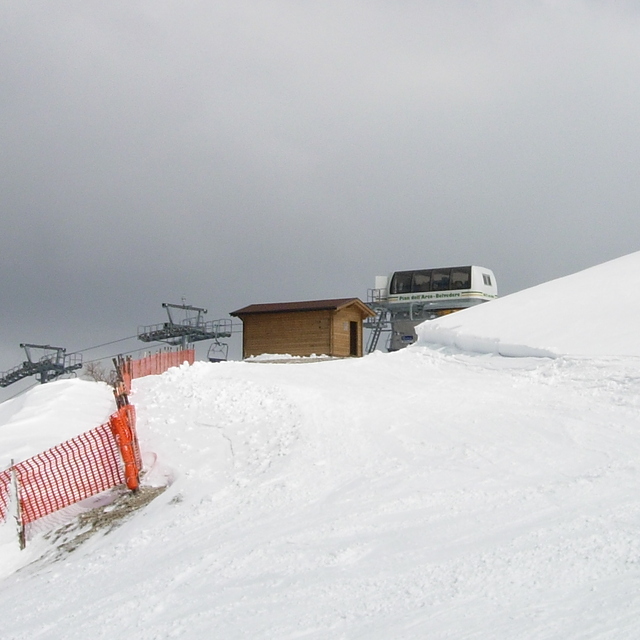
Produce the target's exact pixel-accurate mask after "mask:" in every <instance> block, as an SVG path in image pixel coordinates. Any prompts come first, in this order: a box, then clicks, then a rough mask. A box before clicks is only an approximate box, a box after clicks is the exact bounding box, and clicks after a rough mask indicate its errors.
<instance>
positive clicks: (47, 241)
mask: <svg viewBox="0 0 640 640" xmlns="http://www.w3.org/2000/svg"><path fill="white" fill-rule="evenodd" d="M639 27H640V17H639V15H638V11H637V9H636V8H635V6H634V5H633V4H632V3H627V4H622V3H616V4H615V5H612V4H610V3H604V2H595V1H594V2H589V1H587V0H584V1H574V2H567V3H562V5H561V6H558V4H557V3H551V2H543V1H535V2H534V1H530V2H522V3H512V2H489V3H474V2H447V3H432V2H393V3H391V2H381V1H379V2H358V1H352V0H342V1H341V2H333V1H332V2H321V3H301V2H286V1H284V0H282V1H273V2H262V1H261V2H257V1H248V0H246V1H243V0H234V1H233V2H230V1H229V2H216V3H208V2H189V3H181V4H175V3H165V2H109V3H101V2H58V3H55V5H53V4H51V3H44V2H29V3H18V2H10V3H5V5H4V6H3V8H1V9H0V57H1V59H2V65H0V81H1V84H0V143H1V145H2V146H1V149H2V151H1V153H0V206H1V207H2V220H3V222H2V233H1V234H0V265H1V267H2V270H1V273H0V295H1V296H2V305H1V310H0V322H1V326H2V335H1V336H0V342H1V343H2V356H3V360H4V361H5V362H6V366H2V364H1V363H0V369H4V368H8V367H9V366H11V364H12V363H13V360H12V358H20V357H21V355H20V354H19V352H18V351H17V344H18V343H19V342H21V341H23V340H27V341H40V342H55V341H59V342H62V343H63V344H64V345H66V346H68V347H69V348H74V349H75V348H82V347H85V346H90V345H93V344H98V343H100V342H102V341H105V340H108V339H113V338H119V337H123V336H128V335H132V334H134V333H135V331H136V327H137V325H138V324H145V323H152V322H160V321H161V320H162V319H163V317H162V313H163V312H162V310H161V308H160V304H161V303H162V302H179V301H180V299H181V297H182V296H185V297H186V298H187V300H188V302H190V303H192V304H199V305H203V306H207V307H209V308H210V310H211V311H210V317H218V316H224V315H226V313H227V312H228V311H231V310H233V309H235V308H238V307H240V306H243V305H245V304H249V303H253V302H269V301H284V300H295V299H309V298H316V297H334V296H348V295H359V296H361V297H364V296H365V295H366V289H367V287H370V286H373V278H374V276H375V275H377V274H382V273H386V272H388V271H391V270H394V269H397V268H398V269H399V268H412V267H420V266H437V265H440V264H449V263H469V262H473V263H479V264H484V265H486V266H489V267H491V268H493V269H494V271H495V272H496V274H497V276H498V279H499V282H500V284H501V287H502V292H503V293H508V292H511V291H515V290H517V289H521V288H524V287H527V286H530V285H533V284H537V283H539V282H542V281H545V280H548V279H551V278H554V277H558V276H562V275H566V274H568V273H571V272H574V271H576V270H579V269H582V268H584V267H587V266H591V265H593V264H597V263H599V262H602V261H604V260H608V259H611V258H614V257H617V256H619V255H622V254H624V253H628V252H631V251H635V250H636V249H637V248H638V242H637V213H636V212H637V209H638V204H639V202H640V188H639V186H638V184H639V181H638V169H637V168H638V166H639V162H638V160H639V158H638V148H639V145H638V142H639V140H638V135H639V134H638V131H640V127H639V126H638V125H639V124H640V123H639V120H640V116H639V115H638V112H637V104H638V103H639V98H640V95H639V93H640V92H639V87H638V80H637V79H638V78H639V77H640V73H639V72H640V68H639V67H640V55H639V53H640V51H639V49H640V37H639V36H640V29H639ZM10 354H13V355H10Z"/></svg>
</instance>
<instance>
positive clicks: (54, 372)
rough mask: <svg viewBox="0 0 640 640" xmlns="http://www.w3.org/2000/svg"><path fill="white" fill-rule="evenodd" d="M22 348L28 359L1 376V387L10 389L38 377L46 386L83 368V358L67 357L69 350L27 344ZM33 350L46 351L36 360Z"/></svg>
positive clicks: (73, 355) (22, 345)
mask: <svg viewBox="0 0 640 640" xmlns="http://www.w3.org/2000/svg"><path fill="white" fill-rule="evenodd" d="M20 347H21V348H23V349H24V350H25V353H26V354H27V359H26V360H25V361H24V362H23V363H22V364H21V365H18V366H17V367H14V368H13V369H9V371H5V372H4V373H2V374H0V387H8V386H9V385H10V384H13V383H14V382H18V381H19V380H22V379H23V378H28V377H29V376H36V379H37V380H38V382H39V383H40V384H44V383H45V382H49V381H50V380H54V379H55V378H59V377H60V376H62V375H64V374H65V373H71V372H72V371H75V370H76V369H80V368H81V367H82V356H81V355H80V354H77V353H75V354H69V355H67V353H66V351H67V350H66V349H64V348H63V347H52V346H51V345H48V344H26V343H23V344H21V345H20ZM32 349H36V350H40V351H44V355H42V356H41V357H40V358H38V359H37V360H34V358H32V353H31V350H32Z"/></svg>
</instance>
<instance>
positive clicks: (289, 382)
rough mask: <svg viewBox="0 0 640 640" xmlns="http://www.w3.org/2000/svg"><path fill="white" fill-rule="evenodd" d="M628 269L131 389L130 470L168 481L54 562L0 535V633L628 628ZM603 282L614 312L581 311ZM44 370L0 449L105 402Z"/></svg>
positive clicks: (391, 634) (527, 632)
mask: <svg viewBox="0 0 640 640" xmlns="http://www.w3.org/2000/svg"><path fill="white" fill-rule="evenodd" d="M639 259H640V258H639V257H638V255H637V254H634V255H632V256H628V257H626V258H623V259H620V260H619V261H614V262H612V263H607V264H605V265H601V266H600V267H596V268H594V269H591V270H588V271H586V272H583V273H582V274H576V275H575V276H571V277H569V278H565V279H561V280H558V281H555V282H552V283H548V284H547V285H541V286H540V287H535V288H533V289H531V290H529V291H528V292H521V293H520V294H515V295H514V296H509V297H508V298H504V299H501V300H498V301H496V302H492V303H488V304H486V305H483V306H482V307H480V308H478V309H474V310H471V311H465V312H460V313H459V314H457V317H456V318H454V317H453V316H452V317H450V318H445V319H442V320H439V321H437V322H438V324H437V325H436V326H438V327H440V328H438V329H436V328H435V326H434V327H433V330H432V329H431V328H429V329H427V328H425V327H424V326H423V327H421V328H420V337H421V342H420V344H418V345H414V346H413V347H410V348H408V349H405V350H403V351H401V352H398V353H394V354H383V353H379V352H377V353H374V354H372V355H371V356H367V357H365V358H361V359H353V360H327V361H319V362H314V361H308V362H300V363H298V364H296V365H295V366H290V365H289V364H285V363H284V362H278V361H277V358H275V359H276V362H269V361H268V360H270V359H272V358H271V357H270V358H267V359H262V360H261V359H257V361H254V362H227V363H218V364H209V363H203V362H198V363H196V364H194V365H193V366H192V367H187V366H182V367H178V368H174V369H171V370H169V371H168V372H166V373H165V374H163V375H162V376H149V377H146V378H142V379H140V380H137V381H135V382H134V393H133V395H132V400H133V401H134V402H135V404H136V408H137V413H138V418H139V420H138V422H139V435H140V439H141V445H142V449H143V452H144V457H145V461H146V465H147V473H146V475H145V480H144V481H145V483H147V484H150V485H164V484H167V485H168V489H167V490H166V491H165V492H164V493H162V494H161V495H160V496H159V497H158V498H156V499H155V500H154V501H153V502H151V503H150V504H149V505H148V506H147V507H146V508H144V509H143V510H141V511H139V512H138V513H137V514H136V515H135V516H133V517H131V518H130V519H129V520H127V521H125V522H123V523H122V524H121V526H119V527H118V528H115V529H114V530H112V531H111V532H109V533H105V532H98V533H96V534H95V535H94V536H93V537H91V538H90V539H89V540H88V541H86V542H85V543H84V544H83V545H81V546H80V547H78V548H77V549H76V550H75V551H73V552H72V553H69V554H63V555H59V554H56V549H55V547H54V542H53V540H52V539H51V538H49V539H47V538H46V537H45V536H44V535H43V534H38V535H36V536H35V537H34V538H33V539H32V540H30V541H29V543H28V546H27V549H26V551H24V552H22V553H20V552H18V551H17V550H16V548H15V547H16V545H15V544H13V545H12V543H11V539H10V534H9V532H8V530H9V527H8V526H7V525H5V526H4V527H3V532H2V534H3V536H4V537H3V538H0V578H2V579H1V580H0V607H1V610H2V612H3V615H2V618H1V619H0V637H2V638H3V639H5V638H6V639H16V640H17V639H19V638H25V639H26V638H34V637H37V638H52V639H53V638H56V639H58V638H65V639H74V638H78V639H79V638H83V639H84V638H92V639H100V638H105V639H106V638H109V639H111V638H114V637H120V636H123V635H125V634H128V635H129V636H130V637H135V638H139V639H141V640H146V639H149V640H151V639H152V638H153V639H165V638H185V639H192V638H193V639H195V638H198V639H200V638H224V639H229V638H251V639H255V638H274V639H275V638H277V639H282V638H311V639H326V638H331V639H333V638H336V639H339V638H373V639H376V638H380V639H383V638H384V639H388V638H394V639H395V638H430V639H431V638H435V639H445V638H455V639H458V638H469V639H470V638H482V639H486V638H509V639H511V638H518V639H521V638H562V639H563V640H564V639H574V638H575V639H578V638H610V639H616V640H618V639H625V638H629V639H631V638H634V639H635V638H637V637H638V633H639V631H640V536H639V535H638V531H639V530H640V497H639V492H638V485H639V482H640V359H639V358H638V355H640V354H639V353H638V344H637V338H636V337H635V335H634V330H633V329H634V327H633V325H634V323H636V319H637V317H638V316H637V315H636V313H635V306H636V305H637V300H634V299H633V298H632V296H631V294H633V292H634V288H633V286H632V283H633V279H634V278H635V276H633V275H632V273H631V272H633V271H634V267H637V266H638V265H637V261H638V260H639ZM635 270H636V271H639V272H640V270H638V269H635ZM611 277H615V278H616V281H617V282H619V281H621V280H623V279H625V278H626V282H627V284H629V288H628V289H625V291H627V296H626V297H624V296H612V297H611V299H610V300H609V301H608V304H609V305H614V306H615V308H616V309H617V312H616V310H615V309H614V308H609V307H608V306H607V305H606V304H605V305H603V307H602V314H601V315H597V316H596V315H594V314H593V313H591V314H590V315H588V316H587V315H585V314H584V313H583V311H586V309H587V307H586V305H587V304H588V303H587V302H586V300H587V299H588V298H589V296H590V295H591V292H592V291H594V290H599V291H605V290H606V281H608V279H609V278H611ZM587 283H588V285H589V286H588V288H587ZM594 287H595V289H594ZM579 289H582V290H581V291H579ZM563 292H564V293H563ZM569 292H573V294H572V295H573V297H568V295H569ZM605 297H606V295H605ZM602 299H603V300H604V298H602ZM583 303H584V306H581V305H583ZM522 307H524V308H527V307H528V308H530V309H531V308H539V311H540V313H537V314H536V315H534V314H531V313H525V312H521V313H519V312H518V309H520V308H522ZM576 307H580V309H577V308H576ZM500 308H501V309H502V311H496V310H497V309H500ZM503 313H504V314H507V315H508V316H509V318H510V320H509V321H508V322H507V321H505V324H500V318H501V315H502V314H503ZM483 314H484V316H483ZM492 318H493V319H492ZM445 320H446V321H447V322H448V323H453V324H447V322H445ZM454 320H455V323H454ZM589 320H590V321H589ZM492 323H497V324H492ZM570 323H574V324H573V325H572V326H573V330H569V329H568V328H567V327H568V324H570ZM575 323H577V324H575ZM434 336H438V340H439V342H438V341H436V342H435V343H434V342H433V341H432V340H433V339H434ZM446 336H448V337H446ZM580 336H582V340H580ZM621 336H626V337H625V338H624V340H623V338H622V337H621ZM440 338H442V340H440ZM465 341H466V342H465ZM443 345H446V346H443ZM465 345H470V347H471V348H469V347H468V346H465ZM487 345H489V346H488V347H487ZM625 345H626V346H625ZM480 347H483V348H484V350H485V351H487V353H479V352H478V351H479V350H480ZM489 347H490V348H489ZM505 351H506V352H507V353H508V355H511V356H516V357H509V358H505V357H503V356H501V355H500V353H503V352H505ZM542 353H544V354H546V355H551V356H553V357H542V358H541V357H532V356H531V354H542ZM71 382H73V381H71ZM55 384H57V385H58V387H57V391H56V387H54V385H53V384H50V385H47V386H46V387H42V388H39V389H36V390H34V391H31V392H30V393H28V394H26V395H25V396H22V397H21V398H17V399H16V400H14V401H11V403H5V404H3V405H0V443H1V444H2V447H0V449H1V450H2V451H3V455H5V456H13V457H16V458H18V457H20V456H19V455H18V454H20V455H22V454H23V453H26V451H27V449H31V448H36V445H37V446H40V444H41V443H42V442H44V440H45V439H44V437H43V434H46V435H47V436H49V435H52V434H53V433H55V432H59V433H60V434H62V430H63V425H66V424H67V420H66V418H64V417H63V416H65V415H66V413H67V406H66V401H62V400H60V402H59V403H58V402H57V400H56V396H57V395H58V393H59V394H60V395H61V396H62V395H64V394H71V395H69V396H68V397H69V398H71V397H73V398H75V403H76V405H77V407H78V414H77V418H78V419H77V420H74V427H73V428H74V429H75V428H80V427H81V424H80V423H81V422H82V420H80V416H81V414H83V412H84V415H85V416H86V418H87V422H91V424H87V428H91V427H92V426H95V424H99V423H100V422H101V421H103V419H104V417H103V414H106V415H108V413H109V408H108V406H107V405H108V403H107V397H106V395H105V388H104V386H102V385H97V384H95V385H94V384H93V383H82V384H81V385H80V384H76V385H71V386H67V383H55ZM40 412H41V413H42V421H41V422H39V421H38V415H39V413H40ZM56 413H59V414H60V416H59V417H58V418H56V417H55V414H56ZM21 416H22V417H21ZM20 424H22V425H23V427H22V428H23V431H22V433H23V437H24V442H19V441H18V438H17V436H16V433H17V430H18V427H19V425H20ZM45 424H46V425H48V426H45ZM64 428H67V427H66V426H65V427H64ZM82 428H83V429H84V427H82ZM5 430H6V431H5ZM58 430H59V431H58ZM71 430H73V429H71ZM5 433H10V434H11V435H10V436H7V439H6V440H5ZM32 436H33V437H32ZM66 437H68V435H67V432H65V435H64V437H61V439H65V438H66Z"/></svg>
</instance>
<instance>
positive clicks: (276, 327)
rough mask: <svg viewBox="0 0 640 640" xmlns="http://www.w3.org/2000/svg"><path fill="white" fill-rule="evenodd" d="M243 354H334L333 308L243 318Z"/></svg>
mask: <svg viewBox="0 0 640 640" xmlns="http://www.w3.org/2000/svg"><path fill="white" fill-rule="evenodd" d="M242 321H243V328H242V336H243V337H242V351H243V357H244V358H247V357H249V356H259V355H261V354H263V353H289V354H291V355H292V356H308V355H311V354H312V353H315V354H316V355H320V354H327V353H331V332H330V327H331V311H296V312H291V313H261V314H256V315H248V316H245V317H243V318H242Z"/></svg>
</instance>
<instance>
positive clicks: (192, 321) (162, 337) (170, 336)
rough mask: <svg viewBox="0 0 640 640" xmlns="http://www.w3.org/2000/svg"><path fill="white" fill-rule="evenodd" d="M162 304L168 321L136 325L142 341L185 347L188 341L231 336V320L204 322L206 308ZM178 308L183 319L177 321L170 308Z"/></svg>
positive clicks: (139, 338)
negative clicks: (181, 312) (182, 313)
mask: <svg viewBox="0 0 640 640" xmlns="http://www.w3.org/2000/svg"><path fill="white" fill-rule="evenodd" d="M162 306H163V308H164V309H166V310H167V315H168V316H169V322H164V323H162V324H152V325H147V326H144V327H138V340H142V342H166V343H167V344H170V345H173V346H180V347H182V348H183V349H186V347H187V344H189V343H190V342H200V341H202V340H216V341H217V340H218V339H219V338H228V337H230V336H231V332H232V325H231V320H227V319H222V320H210V321H208V322H205V320H204V317H203V316H204V314H206V313H207V310H206V309H203V308H202V307H193V306H191V305H188V304H184V303H183V304H169V303H168V302H163V303H162ZM172 309H178V310H181V311H184V314H185V318H184V320H182V321H180V322H178V321H176V320H174V318H173V316H172V314H171V310H172Z"/></svg>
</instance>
